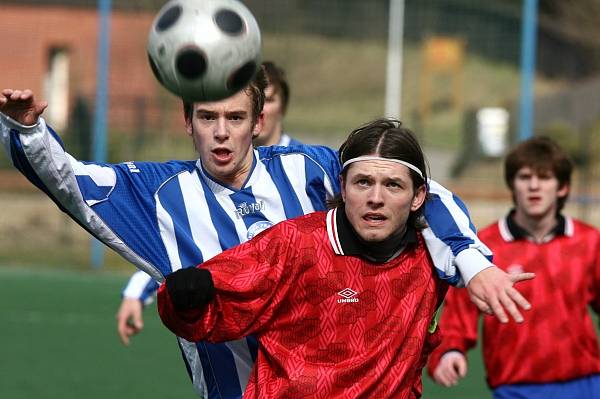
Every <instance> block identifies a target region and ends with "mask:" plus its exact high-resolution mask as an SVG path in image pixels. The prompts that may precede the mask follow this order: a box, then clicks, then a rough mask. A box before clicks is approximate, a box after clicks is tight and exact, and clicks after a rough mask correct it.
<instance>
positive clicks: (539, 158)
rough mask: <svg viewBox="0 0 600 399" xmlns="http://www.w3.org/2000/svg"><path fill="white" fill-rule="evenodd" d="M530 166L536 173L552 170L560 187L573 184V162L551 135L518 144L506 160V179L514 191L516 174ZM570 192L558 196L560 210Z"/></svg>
mask: <svg viewBox="0 0 600 399" xmlns="http://www.w3.org/2000/svg"><path fill="white" fill-rule="evenodd" d="M524 167H529V168H531V169H532V170H533V171H535V172H536V173H543V172H552V173H553V174H554V176H556V179H557V180H558V184H559V187H561V188H562V187H564V186H565V185H569V184H571V174H572V172H573V163H572V162H571V160H570V159H569V157H568V155H567V153H566V152H565V151H564V150H563V149H562V148H561V147H560V146H559V145H558V144H557V143H556V142H555V141H553V140H552V139H550V138H549V137H543V136H539V137H533V138H531V139H528V140H525V141H523V142H521V143H519V144H517V145H516V146H515V147H514V148H513V149H512V150H511V151H510V152H509V153H508V155H507V156H506V160H505V161H504V181H505V182H506V185H507V186H508V188H509V189H510V191H514V188H515V176H516V175H517V173H518V172H519V170H521V168H524ZM567 197H568V193H567V195H566V196H565V197H562V198H558V211H560V210H562V208H563V207H564V205H565V203H566V201H567Z"/></svg>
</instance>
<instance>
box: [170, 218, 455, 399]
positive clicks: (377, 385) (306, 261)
mask: <svg viewBox="0 0 600 399" xmlns="http://www.w3.org/2000/svg"><path fill="white" fill-rule="evenodd" d="M335 218H336V210H332V211H329V212H328V213H325V212H318V213H313V214H309V215H306V216H303V217H300V218H297V219H293V220H288V221H285V222H282V223H279V224H277V225H276V226H274V227H272V228H270V229H268V230H266V231H264V232H263V233H261V234H259V235H257V236H256V237H255V238H254V239H253V240H251V241H249V242H246V243H244V244H242V245H239V246H237V247H235V248H233V249H230V250H228V251H225V252H223V253H222V254H220V255H217V256H215V257H214V258H212V259H210V260H209V261H207V262H205V263H204V264H203V265H202V267H205V268H207V269H208V270H210V272H211V274H212V278H213V282H214V285H215V289H216V295H215V298H214V299H213V301H211V302H210V304H209V305H208V306H207V307H206V308H204V309H202V310H191V311H179V312H178V311H176V310H175V309H174V307H173V305H172V302H171V300H170V297H169V295H168V291H167V290H166V288H165V286H164V285H163V286H162V287H161V288H160V289H159V294H158V306H159V312H160V315H161V318H162V320H163V322H164V323H165V324H166V325H167V326H168V327H169V328H170V329H171V330H172V331H173V332H175V333H176V334H177V335H179V336H181V337H183V338H185V339H187V340H190V341H200V340H208V341H213V342H223V341H231V340H234V339H238V338H240V337H243V336H246V335H250V334H252V335H255V336H256V337H257V338H258V340H259V343H260V345H259V353H258V358H257V361H256V365H255V367H254V369H253V371H252V374H251V376H250V381H249V383H248V386H247V388H246V391H245V393H244V398H279V397H286V398H290V397H293V398H344V399H347V398H356V397H369V398H418V397H420V396H421V391H422V386H421V370H422V368H423V366H424V365H425V360H426V356H427V354H428V353H429V352H430V351H431V349H432V347H434V346H435V344H437V343H438V342H439V339H438V333H437V332H436V333H433V334H431V333H429V332H428V327H429V325H430V323H431V321H432V318H433V316H434V313H435V311H436V309H437V307H438V305H439V304H440V303H441V300H442V299H443V296H444V294H445V292H446V288H447V286H446V284H445V283H444V282H442V281H441V280H440V279H438V278H436V274H435V271H434V266H433V263H432V261H431V259H430V257H429V254H428V253H427V251H426V249H425V246H424V243H423V239H422V237H420V235H417V234H414V237H415V240H414V244H412V245H408V246H407V247H406V248H405V249H404V251H402V252H401V254H400V255H399V256H397V257H396V258H393V259H392V260H389V261H388V262H384V263H371V262H369V261H367V260H364V259H363V258H360V257H357V256H349V255H346V256H342V255H341V254H343V253H344V252H343V249H344V243H343V242H340V236H339V234H338V231H337V227H336V221H335Z"/></svg>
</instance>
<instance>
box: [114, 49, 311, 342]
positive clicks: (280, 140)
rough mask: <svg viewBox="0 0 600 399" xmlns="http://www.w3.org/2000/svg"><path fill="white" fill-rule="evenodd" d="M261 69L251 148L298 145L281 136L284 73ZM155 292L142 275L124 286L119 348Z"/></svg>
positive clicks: (272, 66)
mask: <svg viewBox="0 0 600 399" xmlns="http://www.w3.org/2000/svg"><path fill="white" fill-rule="evenodd" d="M262 67H263V71H264V72H265V76H266V78H267V82H268V84H267V87H266V88H265V104H264V107H263V115H264V118H263V125H262V128H261V130H260V132H259V133H258V136H256V137H255V138H254V140H253V144H254V146H255V147H259V146H271V145H280V146H286V147H287V146H290V145H300V144H302V143H301V142H300V141H298V140H295V139H293V138H292V137H290V136H289V135H287V134H285V133H284V132H283V120H284V117H285V114H286V112H287V108H288V104H289V99H290V86H289V83H288V81H287V78H286V74H285V71H284V70H283V68H282V67H280V66H279V65H277V64H276V63H274V62H273V61H264V62H263V63H262ZM157 289H158V283H157V282H156V281H155V280H153V279H152V278H151V277H150V276H149V275H148V274H146V273H144V272H142V271H138V272H136V273H134V274H133V276H132V277H131V278H130V279H129V281H128V282H127V285H126V286H125V288H124V289H123V292H122V300H121V305H120V306H119V310H118V312H117V316H116V319H117V332H118V334H119V337H120V339H121V341H122V342H123V344H125V345H129V339H130V337H131V336H132V335H136V334H138V333H140V332H141V331H142V329H143V325H144V322H143V314H142V312H143V305H144V304H148V303H150V302H152V299H153V298H154V294H155V292H156V290H157Z"/></svg>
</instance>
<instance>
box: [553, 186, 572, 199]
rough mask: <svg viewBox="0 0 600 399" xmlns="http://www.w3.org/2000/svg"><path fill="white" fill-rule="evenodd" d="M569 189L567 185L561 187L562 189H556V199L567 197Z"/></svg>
mask: <svg viewBox="0 0 600 399" xmlns="http://www.w3.org/2000/svg"><path fill="white" fill-rule="evenodd" d="M570 189H571V187H570V186H569V183H565V184H563V185H562V187H560V188H559V189H558V192H557V193H556V195H557V197H558V198H565V197H566V196H567V195H569V190H570Z"/></svg>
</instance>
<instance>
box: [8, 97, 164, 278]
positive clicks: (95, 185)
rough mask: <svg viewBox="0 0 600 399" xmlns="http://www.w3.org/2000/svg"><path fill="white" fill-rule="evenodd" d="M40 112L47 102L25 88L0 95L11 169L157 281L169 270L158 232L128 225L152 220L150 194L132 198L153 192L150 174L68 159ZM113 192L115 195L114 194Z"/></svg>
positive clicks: (120, 166)
mask: <svg viewBox="0 0 600 399" xmlns="http://www.w3.org/2000/svg"><path fill="white" fill-rule="evenodd" d="M45 108H46V102H45V101H38V100H36V98H35V97H34V95H33V93H32V92H31V91H30V90H12V89H4V90H2V91H0V141H1V142H2V144H3V146H4V147H5V149H6V151H7V153H8V154H9V156H10V157H11V159H12V162H13V164H14V166H15V167H16V168H17V169H18V170H19V171H20V172H21V173H23V175H25V177H27V179H28V180H29V181H30V182H31V183H33V184H34V185H35V186H37V187H38V188H39V189H40V190H42V191H43V192H44V193H45V194H46V195H48V197H50V199H52V200H53V201H54V202H55V203H56V204H57V206H58V207H59V208H60V209H61V210H62V211H63V212H65V213H67V214H68V215H69V216H70V217H71V218H72V219H74V220H75V221H76V222H77V223H78V224H80V225H81V226H82V227H83V228H84V229H86V230H87V231H88V232H89V233H90V234H92V235H93V236H94V237H96V238H98V239H99V240H100V241H102V242H103V243H104V244H106V245H108V246H109V247H111V248H112V249H114V250H115V251H116V252H117V253H119V254H120V255H121V256H123V257H124V258H125V259H127V260H128V261H130V262H131V263H133V264H134V265H135V266H136V267H138V268H139V269H140V270H143V271H145V272H146V273H148V274H150V275H151V276H152V277H153V278H155V279H157V280H159V281H160V280H162V279H163V276H164V275H166V274H168V273H170V271H171V269H170V265H167V264H166V263H165V262H164V261H162V260H163V259H164V258H166V256H163V253H164V252H165V251H164V249H162V248H161V247H160V246H159V245H157V244H156V243H158V242H159V240H160V238H159V232H158V229H152V228H151V227H152V226H150V227H147V229H146V230H145V231H144V234H143V235H140V234H135V232H133V231H132V230H133V229H132V228H131V226H133V225H132V223H131V222H132V221H144V222H145V221H146V220H149V219H150V218H151V217H152V212H153V208H152V207H151V204H150V202H151V201H152V197H151V195H148V196H147V198H148V199H145V201H140V202H139V203H137V202H135V201H132V200H131V198H138V197H139V196H140V194H144V193H150V192H152V190H153V187H151V186H150V185H148V184H147V180H148V179H149V178H146V177H145V176H151V175H153V173H147V174H146V175H145V176H144V177H142V176H138V175H142V174H141V173H138V174H137V175H135V176H134V175H132V174H131V173H130V172H129V171H128V170H127V169H128V168H127V166H126V165H124V164H122V165H108V164H99V163H92V162H83V161H79V160H77V159H75V158H73V157H72V156H71V155H69V154H68V153H67V152H66V151H65V149H64V145H63V143H62V140H61V139H60V137H59V136H58V134H56V133H55V132H54V131H53V130H52V129H51V128H50V127H48V126H47V125H46V122H45V121H44V118H42V117H41V114H42V112H43V111H44V109H45ZM150 172H152V171H150ZM143 179H145V180H143ZM115 190H117V191H119V194H118V195H116V196H115V195H113V194H114V192H115ZM133 193H135V194H136V195H137V196H138V197H135V196H134V195H133ZM130 194H131V195H130ZM134 202H135V203H134ZM134 205H135V206H134ZM145 225H146V226H148V225H149V224H148V223H146V224H145ZM142 237H143V238H142ZM161 251H162V252H161ZM140 254H141V255H140ZM161 256H162V257H161ZM157 265H158V266H157Z"/></svg>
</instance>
